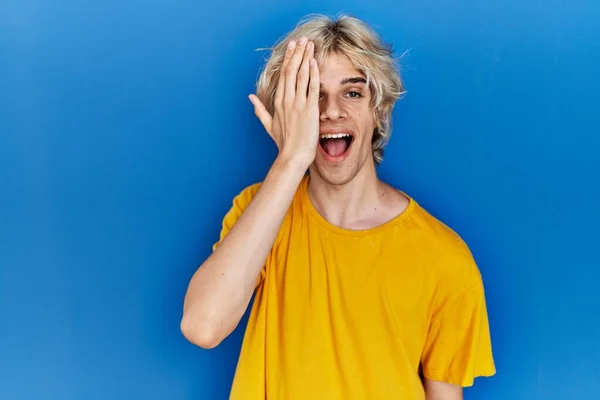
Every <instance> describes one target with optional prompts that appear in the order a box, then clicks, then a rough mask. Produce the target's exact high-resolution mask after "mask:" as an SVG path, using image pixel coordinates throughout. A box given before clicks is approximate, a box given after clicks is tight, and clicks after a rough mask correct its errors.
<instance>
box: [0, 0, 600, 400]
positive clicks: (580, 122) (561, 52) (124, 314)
mask: <svg viewBox="0 0 600 400" xmlns="http://www.w3.org/2000/svg"><path fill="white" fill-rule="evenodd" d="M339 11H346V12H349V13H352V14H355V15H357V16H359V17H362V18H363V19H365V20H366V21H367V22H370V23H373V24H375V25H376V27H377V29H378V30H379V31H380V32H381V34H382V36H383V37H384V39H385V40H386V41H388V42H391V43H393V45H394V48H395V50H396V52H397V54H401V53H403V52H405V51H407V50H408V53H407V54H406V55H405V57H404V58H403V59H402V67H403V74H404V79H405V84H406V88H407V91H408V93H407V95H406V96H405V98H404V99H403V100H402V101H401V102H400V103H398V105H397V107H396V109H395V112H394V117H395V122H394V134H393V137H392V140H391V143H390V145H389V147H388V149H387V152H386V156H385V160H384V162H383V164H382V166H381V168H380V173H381V176H382V178H383V179H384V180H387V181H388V182H390V183H392V184H394V185H396V186H398V187H400V188H401V189H403V190H405V191H407V192H408V193H409V194H411V195H412V196H413V197H415V198H416V199H417V200H418V201H419V202H420V203H421V204H422V205H424V206H425V207H426V208H427V209H429V211H431V212H432V213H433V214H434V215H436V216H437V217H438V218H440V219H441V220H443V221H444V222H446V223H448V224H449V225H450V226H452V227H453V228H454V229H455V230H456V231H457V232H459V233H460V234H461V235H462V236H463V237H464V238H465V240H466V241H467V242H468V244H469V245H470V247H471V248H472V250H473V253H474V255H475V257H476V259H477V261H478V263H479V265H480V268H481V271H482V273H483V276H484V280H485V283H486V289H487V297H488V306H489V312H490V323H491V329H492V336H493V343H494V351H495V356H496V363H497V367H498V374H497V375H496V376H495V377H494V378H491V379H480V380H478V381H477V382H476V385H475V387H474V388H473V389H470V390H468V391H467V398H468V399H488V400H495V399H502V400H506V399H530V400H531V399H561V400H563V399H578V400H587V399H600V295H599V293H598V280H599V279H600V272H599V271H600V268H599V267H600V262H599V260H598V240H599V239H600V228H599V226H600V211H599V208H600V207H599V206H600V189H599V186H600V185H599V183H600V182H599V181H600V178H599V176H600V161H599V160H598V151H599V148H600V139H599V137H600V129H599V128H598V126H599V123H600V117H599V115H600V101H599V100H598V96H599V93H600V80H599V79H598V71H600V29H599V28H598V25H599V24H598V21H600V2H598V1H596V0H590V1H575V0H547V1H534V0H519V1H516V0H515V1H500V0H489V1H485V2H484V1H479V0H455V1H447V0H446V1H431V0H428V1H419V2H416V1H394V2H381V1H369V2H364V1H359V0H351V1H345V2H329V3H323V2H321V1H303V2H300V1H295V2H288V3H285V4H283V3H281V2H279V1H277V2H276V1H274V0H270V1H262V2H250V3H246V2H242V1H223V2H218V3H217V2H215V3H208V4H204V5H202V4H201V3H200V2H197V1H188V0H171V1H148V2H142V1H135V0H125V1H115V0H109V1H103V2H99V1H96V2H91V1H73V0H67V1H63V2H49V1H46V2H43V1H32V0H19V1H17V0H8V1H6V0H4V1H3V2H1V3H0V398H1V399H6V400H12V399H15V400H16V399H35V400H40V399H85V400H92V399H103V400H104V399H211V400H212V399H225V398H226V397H227V394H228V390H229V386H230V382H231V379H232V377H233V372H234V368H235V363H236V357H237V354H238V350H239V346H240V343H241V338H242V332H243V328H244V326H245V321H246V319H244V323H242V324H241V326H240V327H239V329H238V330H237V331H236V332H235V333H234V334H233V335H232V336H230V337H229V338H228V339H227V340H226V341H225V342H224V343H222V345H221V346H220V347H219V348H217V349H215V350H210V351H206V350H202V349H200V348H197V347H195V346H193V345H192V344H190V343H188V342H186V340H185V339H184V338H183V336H182V335H181V333H180V331H179V320H180V317H181V308H182V299H183V295H184V292H185V289H186V286H187V283H188V280H189V278H190V277H191V275H192V273H193V272H194V270H195V269H196V267H197V266H198V265H199V264H200V263H201V262H202V261H203V260H204V258H205V257H206V256H207V255H208V254H209V251H210V247H211V245H212V243H213V242H214V241H215V240H216V238H217V236H218V231H219V227H220V220H221V218H222V216H223V214H224V213H225V212H226V210H227V209H228V208H229V206H230V204H231V198H232V197H233V196H234V195H235V194H236V193H237V192H238V191H239V190H241V189H242V188H243V187H244V186H246V185H247V184H250V183H253V182H256V181H260V180H262V179H263V177H264V175H265V173H266V171H267V169H268V168H269V165H270V163H271V161H272V160H273V157H274V155H275V146H274V145H273V144H272V143H271V141H270V138H269V137H268V136H267V135H266V133H264V131H263V130H262V128H261V126H260V123H259V122H258V121H257V120H256V118H255V117H254V114H253V110H252V107H251V104H250V102H249V101H248V99H247V95H248V94H249V93H251V92H252V91H253V87H254V80H255V78H256V77H257V73H258V69H259V67H260V66H261V64H262V61H263V57H264V56H265V54H264V53H262V52H259V51H256V49H257V48H261V47H267V46H270V45H271V44H272V43H273V42H274V41H275V40H276V39H277V38H278V37H280V36H281V35H283V34H284V33H285V32H287V31H288V30H289V29H290V28H291V27H292V26H293V25H294V24H295V23H296V21H297V20H298V19H300V18H301V17H302V16H304V15H306V14H308V13H313V12H320V13H329V14H331V13H337V12H339Z"/></svg>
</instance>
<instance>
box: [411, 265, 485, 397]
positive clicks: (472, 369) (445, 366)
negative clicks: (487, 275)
mask: <svg viewBox="0 0 600 400" xmlns="http://www.w3.org/2000/svg"><path fill="white" fill-rule="evenodd" d="M453 261H454V262H456V260H453ZM461 261H462V262H466V263H468V264H470V265H468V266H467V268H465V269H466V270H467V271H469V272H468V273H467V274H463V275H462V276H461V278H460V281H461V283H458V284H457V282H456V280H453V279H448V280H447V282H446V285H445V288H444V287H442V289H440V292H442V294H441V298H442V301H441V302H440V304H439V305H438V307H437V309H436V310H435V312H434V314H433V316H432V319H431V322H430V327H429V332H428V334H427V338H426V343H425V348H424V351H423V357H422V370H423V375H424V377H425V378H427V379H431V380H435V381H441V382H447V383H451V384H455V385H459V386H463V387H469V386H472V385H473V382H474V379H475V378H476V377H479V376H492V375H494V374H495V373H496V368H495V365H494V359H493V355H492V344H491V337H490V329H489V322H488V313H487V307H486V301H485V293H484V287H483V281H482V279H481V275H480V273H479V270H478V269H477V267H476V266H475V263H474V261H473V260H472V259H469V258H467V257H464V256H463V257H462V258H461ZM450 268H452V266H450ZM462 282H464V284H463V283H462ZM442 285H443V284H442ZM457 288H458V290H457ZM444 292H446V293H444Z"/></svg>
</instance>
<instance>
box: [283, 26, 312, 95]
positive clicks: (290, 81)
mask: <svg viewBox="0 0 600 400" xmlns="http://www.w3.org/2000/svg"><path fill="white" fill-rule="evenodd" d="M306 42H307V39H306V38H305V37H302V38H301V39H300V40H299V41H298V44H297V45H296V50H294V54H293V55H292V58H291V59H290V61H289V64H288V65H287V67H286V68H285V92H284V94H283V103H284V104H290V105H291V104H292V103H293V101H294V98H295V97H296V80H297V76H298V68H300V63H301V62H302V58H303V57H304V50H305V48H306Z"/></svg>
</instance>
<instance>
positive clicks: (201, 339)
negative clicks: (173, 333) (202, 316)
mask: <svg viewBox="0 0 600 400" xmlns="http://www.w3.org/2000/svg"><path fill="white" fill-rule="evenodd" d="M180 329H181V333H182V334H183V336H184V337H185V338H186V339H187V340H188V341H190V342H191V343H193V344H195V345H196V346H199V347H201V348H203V349H207V350H208V349H214V348H215V347H217V346H218V345H219V344H220V343H221V342H222V341H223V337H222V335H220V334H219V333H218V332H217V329H216V327H215V326H214V324H211V323H207V322H205V321H201V320H199V319H198V318H194V317H193V316H191V315H189V314H187V313H186V314H184V315H183V318H182V319H181V323H180Z"/></svg>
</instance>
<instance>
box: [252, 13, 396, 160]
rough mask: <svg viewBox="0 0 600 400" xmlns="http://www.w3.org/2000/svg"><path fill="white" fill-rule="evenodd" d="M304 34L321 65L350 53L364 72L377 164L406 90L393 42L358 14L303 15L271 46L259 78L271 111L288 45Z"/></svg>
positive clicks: (261, 92) (259, 92)
mask: <svg viewBox="0 0 600 400" xmlns="http://www.w3.org/2000/svg"><path fill="white" fill-rule="evenodd" d="M302 36H306V37H307V38H308V40H311V41H313V42H314V45H315V58H316V59H317V62H318V63H319V65H322V63H323V61H324V59H325V58H326V57H327V56H328V55H330V54H332V53H338V54H341V55H344V56H346V57H348V59H349V60H350V61H351V62H352V64H353V65H354V67H355V68H356V69H358V70H359V71H361V72H362V73H363V74H364V75H365V77H366V80H367V85H368V87H369V88H370V90H371V94H372V96H371V104H372V106H373V112H374V118H375V121H376V128H375V131H374V132H373V141H372V151H373V159H374V160H375V164H376V165H377V164H379V163H380V162H381V161H382V160H383V149H384V147H385V146H386V144H387V142H388V140H389V138H390V135H391V125H392V124H391V119H392V118H391V117H392V109H393V107H394V103H395V102H396V100H398V99H399V98H400V96H401V95H402V94H404V93H405V90H404V86H403V83H402V79H401V77H400V72H399V70H398V65H397V63H396V60H395V59H394V57H393V56H392V49H391V46H388V45H386V44H385V43H384V42H383V41H382V39H381V38H380V36H379V35H378V34H377V33H376V32H375V31H374V30H373V29H372V28H371V27H369V25H367V24H366V23H365V22H363V21H361V20H360V19H358V18H355V17H351V16H348V15H340V16H338V17H337V18H330V17H327V16H324V15H310V16H308V17H306V18H304V19H303V20H301V21H300V22H299V23H298V25H297V26H296V27H295V28H294V29H293V30H292V31H291V32H289V33H288V34H287V35H285V36H284V37H282V38H281V39H280V40H279V41H278V42H277V43H276V44H275V46H274V47H273V48H271V49H269V50H271V57H270V58H269V59H268V60H267V62H266V64H265V66H264V67H263V69H262V71H261V73H260V76H259V78H258V82H257V84H256V86H257V92H256V94H257V96H258V98H259V99H260V100H261V101H262V103H263V104H264V105H265V107H266V108H267V110H268V111H269V112H270V113H271V114H273V111H274V108H275V107H274V104H273V103H274V98H275V91H276V90H277V82H278V80H279V74H280V72H281V65H282V63H283V58H284V56H285V50H286V45H287V43H289V41H290V40H298V39H299V38H300V37H302Z"/></svg>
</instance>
